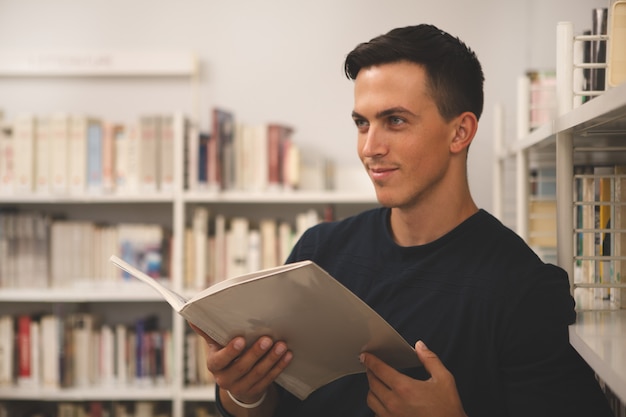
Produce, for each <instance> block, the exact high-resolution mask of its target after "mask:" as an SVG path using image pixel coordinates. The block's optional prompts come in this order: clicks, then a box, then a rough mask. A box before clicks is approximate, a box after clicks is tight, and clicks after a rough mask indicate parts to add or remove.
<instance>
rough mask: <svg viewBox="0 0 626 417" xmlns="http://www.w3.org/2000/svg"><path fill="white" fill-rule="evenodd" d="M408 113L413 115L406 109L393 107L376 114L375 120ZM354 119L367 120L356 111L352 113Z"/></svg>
mask: <svg viewBox="0 0 626 417" xmlns="http://www.w3.org/2000/svg"><path fill="white" fill-rule="evenodd" d="M406 113H408V114H411V115H412V114H413V113H411V112H410V111H409V110H407V109H406V108H404V107H391V108H389V109H385V110H381V111H379V112H378V113H376V116H375V118H376V119H384V118H385V117H388V116H391V115H393V114H406ZM352 118H353V119H365V117H363V116H362V115H361V114H359V113H357V112H356V111H354V110H353V111H352Z"/></svg>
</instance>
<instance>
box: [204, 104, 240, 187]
mask: <svg viewBox="0 0 626 417" xmlns="http://www.w3.org/2000/svg"><path fill="white" fill-rule="evenodd" d="M211 117H212V132H211V135H210V136H209V140H208V143H207V183H208V187H209V190H211V191H218V190H220V189H224V188H227V189H229V188H232V187H231V183H232V181H233V180H234V178H233V167H232V159H233V158H232V155H233V138H234V134H235V120H234V115H233V113H232V112H230V111H228V110H226V109H222V108H218V107H215V108H213V110H212V112H211Z"/></svg>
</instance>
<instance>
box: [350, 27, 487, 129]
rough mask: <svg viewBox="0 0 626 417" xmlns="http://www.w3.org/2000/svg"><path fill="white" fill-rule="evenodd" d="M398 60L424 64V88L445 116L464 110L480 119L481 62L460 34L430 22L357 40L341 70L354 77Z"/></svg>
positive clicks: (454, 115) (452, 115) (481, 93)
mask: <svg viewBox="0 0 626 417" xmlns="http://www.w3.org/2000/svg"><path fill="white" fill-rule="evenodd" d="M400 61H408V62H413V63H416V64H419V65H422V66H423V67H424V69H425V71H426V75H427V88H428V89H429V90H430V93H431V95H432V97H433V100H434V101H435V103H436V104H437V108H438V109H439V113H440V114H441V116H442V117H443V118H444V119H446V120H450V119H452V118H454V117H456V116H458V115H459V114H461V113H463V112H465V111H470V112H472V113H474V114H475V115H476V118H477V119H480V115H481V114H482V111H483V101H484V96H483V94H484V93H483V83H484V80H485V77H484V75H483V71H482V67H481V65H480V62H479V61H478V58H477V57H476V54H475V53H474V52H473V51H472V50H471V49H470V48H469V47H468V46H467V45H465V43H463V42H462V41H461V40H460V39H459V38H457V37H454V36H452V35H450V34H448V33H446V32H444V31H443V30H441V29H438V28H437V27H435V26H433V25H426V24H421V25H416V26H408V27H403V28H396V29H393V30H391V31H390V32H388V33H386V34H384V35H380V36H377V37H375V38H373V39H372V40H370V41H369V42H364V43H361V44H359V45H358V46H357V47H356V48H354V49H353V50H352V51H351V52H350V53H349V54H348V56H347V57H346V60H345V63H344V71H345V73H346V76H347V77H348V78H349V79H351V80H355V79H356V77H357V75H358V73H359V71H360V70H361V69H362V68H368V67H372V66H375V65H382V64H390V63H394V62H400Z"/></svg>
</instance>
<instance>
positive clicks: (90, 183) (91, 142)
mask: <svg viewBox="0 0 626 417" xmlns="http://www.w3.org/2000/svg"><path fill="white" fill-rule="evenodd" d="M102 135H103V132H102V124H101V123H99V122H92V123H90V124H89V127H88V128H87V189H88V190H89V191H90V192H91V193H95V194H100V193H102V190H103V184H102Z"/></svg>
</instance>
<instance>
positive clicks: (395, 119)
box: [389, 116, 404, 125]
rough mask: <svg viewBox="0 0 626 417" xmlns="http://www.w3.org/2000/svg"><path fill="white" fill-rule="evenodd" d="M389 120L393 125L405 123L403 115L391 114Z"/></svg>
mask: <svg viewBox="0 0 626 417" xmlns="http://www.w3.org/2000/svg"><path fill="white" fill-rule="evenodd" d="M389 122H390V123H391V124H392V125H400V124H402V123H404V119H402V118H401V117H397V116H391V117H390V118H389Z"/></svg>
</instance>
